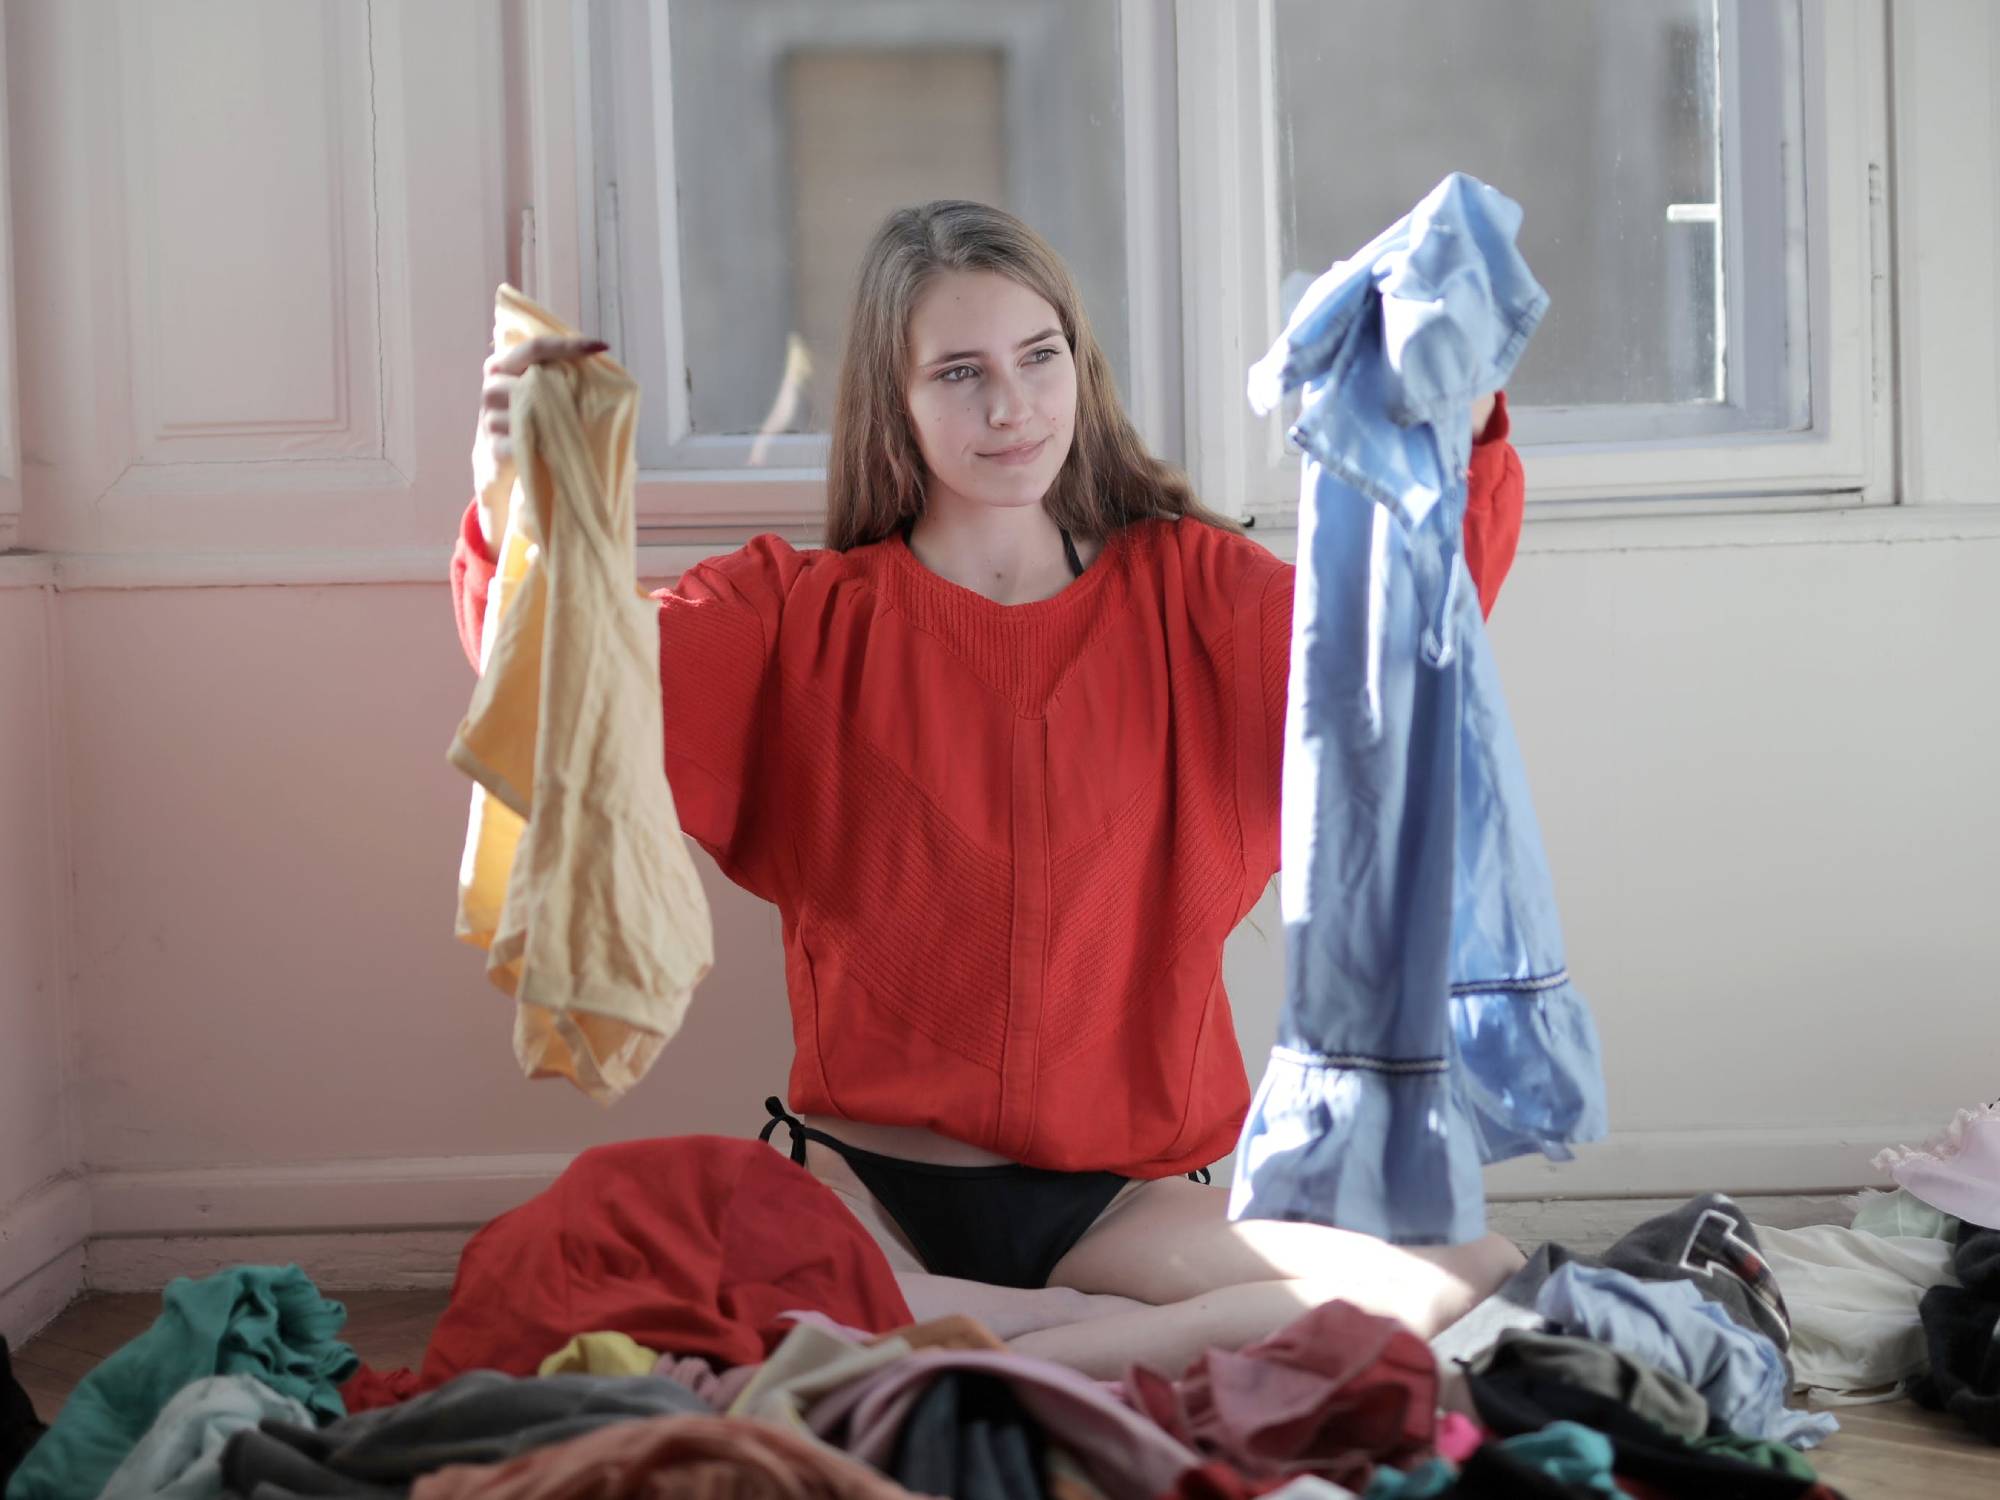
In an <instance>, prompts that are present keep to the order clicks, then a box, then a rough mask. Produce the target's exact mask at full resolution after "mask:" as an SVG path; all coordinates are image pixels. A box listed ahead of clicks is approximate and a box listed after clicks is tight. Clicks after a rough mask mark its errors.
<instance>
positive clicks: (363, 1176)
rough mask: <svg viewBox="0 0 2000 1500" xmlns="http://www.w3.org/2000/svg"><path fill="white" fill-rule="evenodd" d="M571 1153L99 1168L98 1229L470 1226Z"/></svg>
mask: <svg viewBox="0 0 2000 1500" xmlns="http://www.w3.org/2000/svg"><path fill="white" fill-rule="evenodd" d="M571 1159H572V1158H571V1157H570V1156H568V1155H564V1154H556V1153H546V1154H536V1155H522V1156H483V1157H481V1156H470V1157H468V1156H424V1157H387V1158H365V1159H360V1160H354V1161H335V1162H308V1163H301V1164H299V1165H295V1166H268V1167H200V1168H192V1169H180V1170H171V1171H155V1172H105V1171H99V1172H93V1173H92V1174H91V1177H90V1196H91V1207H92V1219H93V1232H94V1233H95V1234H97V1235H98V1236H101V1237H137V1238H150V1237H156V1236H180V1235H194V1236H204V1237H211V1238H213V1237H226V1236H231V1235H243V1234H287V1233H312V1232H317V1231H329V1230H330V1231H378V1230H386V1231H402V1230H413V1229H464V1228H471V1227H477V1226H478V1225H480V1224H484V1223H485V1222H486V1221H487V1220H489V1219H492V1218H495V1217H496V1216H498V1215H500V1214H503V1213H505V1212H506V1211H507V1210H508V1209H510V1208H514V1207H517V1206H518V1205H520V1204H522V1203H524V1202H526V1201H527V1200H528V1199H529V1198H532V1197H533V1196H534V1195H535V1194H536V1193H539V1192H541V1191H542V1189H544V1188H546V1187H547V1186H548V1185H549V1184H550V1183H552V1182H554V1181H555V1179H556V1178H557V1176H558V1175H560V1174H561V1172H562V1170H563V1168H564V1167H566V1166H568V1165H569V1163H570V1161H571Z"/></svg>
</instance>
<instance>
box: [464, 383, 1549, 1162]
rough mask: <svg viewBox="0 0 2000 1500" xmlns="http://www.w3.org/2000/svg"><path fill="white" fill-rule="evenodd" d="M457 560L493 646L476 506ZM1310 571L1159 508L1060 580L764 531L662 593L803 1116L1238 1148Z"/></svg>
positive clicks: (687, 769)
mask: <svg viewBox="0 0 2000 1500" xmlns="http://www.w3.org/2000/svg"><path fill="white" fill-rule="evenodd" d="M1506 431H1507V418H1506V413H1505V404H1504V402H1503V403H1501V404H1500V406H1499V407H1498V408H1496V412H1495V415H1494V417H1493V419H1492V421H1491V423H1490V424H1489V425H1488V427H1487V429H1486V434H1487V441H1485V442H1482V443H1480V444H1478V445H1476V446H1475V447H1474V448H1473V450H1472V454H1471V459H1470V464H1469V469H1468V472H1467V475H1466V513H1465V526H1464V535H1465V559H1466V566H1467V567H1468V568H1469V569H1470V570H1471V574H1472V577H1473V579H1474V581H1475V582H1476V583H1477V585H1478V588H1479V596H1480V599H1481V601H1482V602H1483V603H1484V604H1486V605H1488V606H1490V605H1491V603H1492V600H1493V597H1494V594H1495V592H1496V591H1497V590H1498V588H1499V587H1500V580H1501V578H1502V577H1503V576H1504V574H1505V573H1506V571H1507V565H1508V564H1509V562H1511V560H1512V558H1513V554H1514V547H1515V542H1516V539H1517V537H1518V535H1519V532H1520V528H1521V506H1522V496H1523V480H1522V475H1521V464H1520V460H1519V458H1518V457H1517V456H1516V455H1515V454H1514V450H1513V449H1512V447H1510V446H1509V444H1508V443H1507V441H1506V437H1505V433H1506ZM1129 503H1132V504H1134V505H1135V506H1143V504H1144V500H1143V498H1142V497H1136V496H1135V497H1131V499H1130V501H1129ZM451 569H452V574H451V576H452V584H453V597H454V600H455V601H456V606H457V614H458V621H459V629H460V632H461V637H462V639H463V641H464V643H465V648H466V651H467V654H468V655H469V656H470V657H471V659H472V660H473V661H474V662H477V661H478V660H479V657H480V633H481V630H482V629H483V627H484V621H485V615H486V594H487V589H488V586H489V585H490V583H491V581H492V578H493V559H492V555H491V553H490V551H489V550H488V549H487V546H486V544H485V542H484V540H483V539H482V536H481V532H480V523H479V515H478V511H477V507H476V506H475V507H473V508H471V509H469V510H468V511H467V512H466V515H465V518H464V525H463V529H462V532H461V535H460V538H459V543H458V547H457V550H456V552H455V554H454V556H453V561H452V565H451ZM1293 576H1294V575H1293V570H1292V568H1291V566H1290V565H1289V564H1287V563H1285V562H1283V561H1281V560H1280V559H1278V558H1277V557H1275V556H1273V555H1272V553H1271V552H1270V551H1269V550H1268V549H1266V548H1265V547H1263V546H1262V545H1261V544H1259V543H1258V542H1256V541H1253V540H1252V539H1250V538H1249V537H1246V536H1239V535H1237V534H1235V533H1234V532H1230V531H1225V530H1222V529H1221V528H1219V527H1215V526H1209V525H1204V524H1203V523H1201V522H1199V521H1192V520H1181V521H1177V522H1173V521H1164V520H1159V519H1149V520H1136V521H1133V522H1131V523H1130V524H1128V525H1125V526H1122V527H1120V528H1119V529H1117V530H1116V531H1114V532H1113V533H1112V534H1111V535H1110V536H1109V537H1107V538H1105V539H1104V548H1103V550H1102V552H1100V553H1099V554H1098V556H1097V557H1096V558H1095V559H1094V560H1093V561H1092V562H1091V564H1090V566H1089V567H1088V568H1086V569H1085V570H1084V572H1083V574H1082V576H1081V577H1079V578H1077V579H1076V580H1075V581H1074V582H1072V583H1071V584H1070V585H1069V586H1068V587H1067V588H1065V589H1063V590H1062V591H1061V592H1060V593H1058V594H1056V595H1054V596H1053V597H1051V598H1048V599H1043V600H1040V601H1038V602H1035V603H1028V604H1019V605H1012V606H1003V605H1000V604H996V603H995V602H994V601H993V600H991V599H988V598H986V597H984V596H983V595H981V594H978V593H976V592H974V591H972V590H970V589H966V588H962V587H960V586H959V585H958V584H955V583H953V582H951V581H950V580H948V579H946V578H944V577H942V576H940V575H939V574H937V573H934V572H932V571H931V570H930V569H929V568H927V567H926V566H925V565H924V564H923V563H922V562H921V561H919V560H918V558H917V557H916V555H915V554H914V553H913V552H912V551H911V550H910V547H909V544H908V543H907V542H906V541H905V540H904V538H903V537H902V536H901V535H900V534H892V535H890V536H889V537H887V538H885V539H883V540H880V541H876V542H871V543H869V544H867V545H865V546H859V547H855V548H852V549H851V550H849V551H846V552H831V551H826V550H806V551H800V550H798V549H796V548H794V547H793V546H792V545H791V544H790V543H788V542H786V541H784V540H782V539H780V538H778V537H775V536H764V537H759V538H757V539H756V540H754V541H752V542H750V543H749V544H747V545H746V546H743V547H740V548H738V549H737V550H736V551H734V552H730V553H727V554H724V555H722V556H719V557H713V558H710V559H708V560H707V561H705V562H702V563H699V564H697V565H696V566H694V567H692V568H689V569H688V570H687V571H686V573H684V574H683V575H682V576H681V578H680V581H679V582H678V583H677V584H676V585H675V587H674V588H673V589H671V590H668V591H666V592H663V593H661V594H659V595H657V596H656V597H657V599H658V602H659V626H660V680H661V694H662V697H661V701H662V705H663V715H664V717H663V721H662V722H663V728H664V734H665V758H666V776H667V781H668V783H669V784H670V786H671V788H672V791H673V795H674V805H675V808H676V810H677V811H678V813H679V815H680V821H681V827H682V828H683V829H684V830H685V831H686V833H687V834H688V835H689V836H690V837H691V838H693V839H694V840H695V841H696V842H697V843H699V844H700V845H701V846H702V847H703V848H704V849H706V850H708V852H709V853H710V854H712V855H713V856H714V857H715V860H716V863H717V865H718V866H719V867H720V868H721V870H722V871H723V873H724V874H726V875H727V876H728V877H729V878H730V879H731V880H733V881H735V882H736V883H737V884H738V885H740V886H742V887H743V888H744V889H746V890H748V891H750V892H751V893H752V894H754V895H757V896H761V897H763V898H764V899H766V900H769V901H772V902H775V903H776V904H777V906H778V909H779V913H780V916H781V924H780V925H781V928H782V931H783V936H784V947H785V955H786V968H785V974H786V988H787V990H788V992H789V994H790V997H791V1005H792V1018H793V1037H794V1040H795V1042H796V1044H797V1045H796V1046H795V1048H794V1052H793V1062H792V1072H791V1079H790V1084H789V1086H788V1089H787V1093H786V1100H787V1102H788V1103H789V1104H790V1105H791V1107H792V1108H793V1109H794V1110H795V1111H797V1112H799V1113H801V1114H819V1115H833V1116H839V1117H843V1118H846V1119H851V1120H866V1121H870V1122H873V1123H875V1124H879V1125H912V1126H921V1127H924V1128H927V1129H930V1130H935V1131H938V1132H940V1133H941V1134H944V1135H947V1136H950V1137H952V1138H953V1139H955V1140H960V1141H965V1142H968V1143H970V1144H972V1145H974V1146H981V1147H985V1148H986V1149H988V1150H991V1151H995V1152H997V1153H999V1154H1000V1155H1002V1156H1004V1157H1006V1158H1008V1159H1009V1160H1011V1161H1016V1162H1021V1163H1024V1164H1026V1165H1028V1166H1035V1167H1048V1168H1053V1169H1056V1170H1059V1171H1110V1172H1118V1173H1122V1174H1124V1175H1126V1176H1131V1177H1147V1178H1152V1177H1172V1176H1175V1175H1177V1174H1179V1173H1181V1172H1186V1171H1192V1170H1193V1169H1194V1168H1196V1167H1202V1166H1206V1165H1208V1164H1209V1163H1211V1162H1214V1161H1218V1160H1220V1159H1221V1158H1222V1157H1225V1156H1227V1155H1228V1154H1229V1153H1230V1151H1231V1150H1232V1149H1233V1148H1234V1147H1235V1145H1236V1137H1237V1133H1238V1132H1239V1130H1240V1129H1241V1127H1242V1124H1243V1117H1244V1113H1245V1111H1246V1109H1247V1108H1248V1106H1249V1103H1250V1084H1249V1080H1248V1078H1247V1077H1246V1075H1245V1073H1244V1070H1243V1059H1242V1056H1241V1054H1240V1053H1239V1052H1238V1050H1237V1045H1236V1028H1235V1023H1234V1022H1233V1021H1232V1020H1231V1019H1230V1010H1229V1000H1228V995H1227V993H1226V991H1225V987H1224V985H1223V980H1222V968H1223V965H1222V952H1223V944H1224V943H1225V942H1226V941H1227V940H1228V937H1229V934H1230V933H1231V932H1233V931H1234V930H1235V929H1236V927H1237V925H1238V923H1239V922H1241V920H1242V918H1243V916H1244V914H1245V913H1246V912H1248V911H1249V910H1250V909H1251V907H1253V906H1254V905H1256V903H1257V902H1258V901H1259V900H1260V899H1261V898H1262V897H1263V895H1264V891H1265V888H1266V886H1268V885H1269V883H1270V880H1271V876H1272V875H1273V874H1274V873H1275V872H1276V870H1277V868H1278V844H1279V833H1278V822H1279V801H1280V797H1279V786H1280V768H1281V762H1282V759H1283V751H1284V742H1285V711H1286V684H1287V677H1288V674H1289V669H1290V665H1291V643H1292V589H1293Z"/></svg>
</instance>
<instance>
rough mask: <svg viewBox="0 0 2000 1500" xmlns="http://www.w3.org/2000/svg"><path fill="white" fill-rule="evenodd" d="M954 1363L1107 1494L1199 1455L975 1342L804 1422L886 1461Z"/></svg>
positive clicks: (1056, 1375)
mask: <svg viewBox="0 0 2000 1500" xmlns="http://www.w3.org/2000/svg"><path fill="white" fill-rule="evenodd" d="M1419 1347H1421V1345H1420V1346H1419ZM947 1370H964V1371H972V1372H977V1373H981V1374H987V1375H995V1376H998V1377H999V1378H1000V1379H1002V1380H1005V1381H1006V1382H1007V1384H1008V1385H1009V1386H1010V1387H1011V1388H1012V1389H1013V1392H1014V1396H1015V1399H1016V1400H1018V1401H1019V1402H1020V1403H1021V1407H1022V1409H1023V1410H1024V1411H1026V1412H1027V1414H1028V1415H1029V1416H1031V1417H1033V1418H1034V1419H1035V1421H1037V1422H1038V1423H1040V1424H1041V1426H1042V1427H1043V1429H1044V1430H1045V1431H1046V1432H1047V1433H1048V1436H1049V1440H1050V1441H1051V1442H1054V1443H1060V1444H1061V1445H1062V1446H1063V1447H1065V1448H1067V1449H1068V1450H1069V1451H1070V1453H1071V1455H1072V1456H1073V1457H1075V1459H1076V1460H1077V1462H1078V1463H1080V1464H1082V1465H1083V1467H1084V1469H1085V1471H1086V1472H1087V1473H1088V1474H1089V1475H1090V1477H1091V1478H1092V1479H1093V1480H1094V1481H1095V1482H1096V1483H1097V1484H1098V1485H1099V1486H1100V1487H1101V1488H1102V1489H1103V1491H1104V1493H1105V1495H1106V1497H1107V1500H1153V1497H1154V1496H1156V1495H1160V1494H1164V1493H1165V1492H1167V1491H1168V1490H1171V1489H1172V1488H1173V1487H1174V1484H1175V1483H1176V1481H1177V1480H1178V1479H1179V1478H1180V1476H1181V1475H1182V1474H1183V1473H1185V1472H1186V1471H1187V1470H1189V1469H1192V1468H1196V1467H1198V1466H1199V1465H1200V1463H1201V1458H1200V1456H1199V1455H1198V1454H1196V1453H1195V1452H1194V1451H1193V1450H1192V1449H1190V1448H1188V1447H1187V1446H1186V1445H1185V1444H1183V1443H1181V1442H1179V1441H1178V1440H1177V1439H1175V1438H1173V1437H1172V1436H1170V1435H1169V1434H1167V1433H1165V1432H1163V1431H1161V1430H1160V1428H1159V1427H1158V1426H1156V1425H1155V1424H1154V1423H1152V1422H1150V1421H1148V1420H1147V1419H1146V1418H1145V1417H1143V1416H1141V1415H1140V1414H1139V1413H1138V1412H1135V1411H1133V1410H1132V1409H1131V1408H1130V1407H1128V1406H1125V1405H1124V1404H1123V1403H1121V1402H1120V1401H1118V1400H1117V1399H1116V1398H1115V1397H1114V1396H1113V1395H1112V1394H1111V1392H1110V1389H1109V1388H1108V1387H1106V1386H1105V1385H1104V1384H1103V1383H1102V1382H1100V1381H1095V1380H1089V1379H1086V1378H1085V1377H1084V1376H1082V1375H1079V1374H1077V1373H1076V1372H1075V1371H1074V1370H1070V1369H1067V1368H1065V1367H1064V1366H1062V1365H1057V1364H1051V1363H1050V1362H1049V1361H1047V1360H1044V1359H1031V1358H1029V1357H1028V1356H1026V1355H1021V1354H989V1353H985V1352H983V1351H979V1350H973V1349H939V1350H919V1351H918V1352H916V1353H914V1354H909V1355H905V1356H904V1357H903V1358H902V1359H899V1360H897V1361H896V1362H895V1363H894V1364H892V1365H888V1366H885V1367H884V1368H883V1369H881V1370H878V1371H876V1372H875V1373H874V1374H872V1375H867V1376H863V1377H862V1378H861V1379H859V1380H856V1381H854V1382H853V1383H852V1384H850V1385H846V1386H843V1387H841V1388H840V1389H839V1390H837V1391H834V1392H832V1393H831V1394H829V1395H827V1396H823V1397H821V1398H820V1400H818V1401H817V1402H815V1403H814V1404H813V1406H812V1407H811V1409H810V1410H808V1411H807V1412H806V1422H807V1424H808V1425H809V1426H810V1427H811V1428H812V1430H813V1431H814V1432H817V1433H818V1434H820V1436H822V1437H824V1438H827V1439H829V1440H830V1441H832V1442H834V1443H837V1444H838V1445H839V1446H840V1447H842V1448H844V1449H845V1450H846V1451H847V1452H848V1453H850V1454H852V1455H853V1456H854V1457H855V1458H858V1459H860V1460H862V1461H863V1462H864V1463H871V1464H877V1465H881V1464H886V1463H888V1462H889V1461H890V1459H891V1457H892V1455H893V1454H894V1452H895V1448H896V1439H897V1437H898V1436H899V1435H900V1434H901V1433H902V1430H903V1425H904V1423H905V1422H906V1421H907V1420H908V1418H909V1415H910V1408H911V1407H913V1406H914V1405H916V1402H917V1398H918V1397H919V1396H921V1395H922V1394H923V1393H924V1390H925V1389H926V1388H927V1387H928V1386H929V1385H930V1383H931V1381H932V1380H933V1379H935V1378H936V1377H937V1376H938V1375H940V1374H942V1373H943V1372H945V1371H947Z"/></svg>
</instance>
